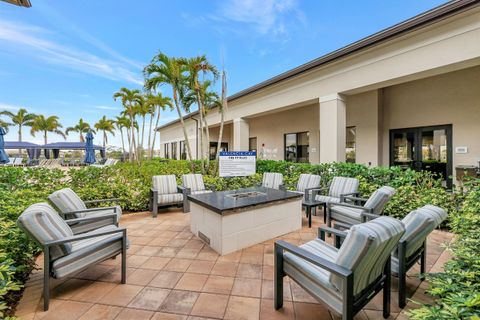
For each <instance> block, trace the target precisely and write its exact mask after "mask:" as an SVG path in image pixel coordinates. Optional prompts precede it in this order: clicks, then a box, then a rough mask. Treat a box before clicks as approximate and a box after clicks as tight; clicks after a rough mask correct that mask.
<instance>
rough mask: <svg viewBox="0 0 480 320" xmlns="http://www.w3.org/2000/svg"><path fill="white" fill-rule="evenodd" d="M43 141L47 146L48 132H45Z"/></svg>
mask: <svg viewBox="0 0 480 320" xmlns="http://www.w3.org/2000/svg"><path fill="white" fill-rule="evenodd" d="M43 141H44V142H45V143H44V144H47V143H48V141H47V130H45V131H44V132H43Z"/></svg>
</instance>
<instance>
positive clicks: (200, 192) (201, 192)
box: [192, 190, 212, 194]
mask: <svg viewBox="0 0 480 320" xmlns="http://www.w3.org/2000/svg"><path fill="white" fill-rule="evenodd" d="M210 192H212V190H198V191H193V192H192V194H203V193H210Z"/></svg>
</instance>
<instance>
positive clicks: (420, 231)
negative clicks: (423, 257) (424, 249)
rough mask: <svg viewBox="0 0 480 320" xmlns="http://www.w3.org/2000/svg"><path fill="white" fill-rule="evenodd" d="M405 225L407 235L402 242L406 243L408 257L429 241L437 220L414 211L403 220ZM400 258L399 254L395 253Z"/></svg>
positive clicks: (419, 211) (421, 212)
mask: <svg viewBox="0 0 480 320" xmlns="http://www.w3.org/2000/svg"><path fill="white" fill-rule="evenodd" d="M402 222H403V224H404V225H405V234H404V235H403V237H402V238H401V239H400V241H405V242H406V252H405V255H406V257H410V256H411V255H412V254H413V253H415V252H416V251H417V250H418V249H420V247H421V246H422V244H423V243H424V242H425V240H426V239H427V237H428V235H429V234H430V232H432V231H433V229H435V220H434V219H433V218H432V217H431V216H430V215H429V214H428V213H425V212H423V211H421V210H418V209H417V210H413V211H412V212H410V213H409V214H407V215H406V216H405V218H403V219H402ZM393 255H394V256H398V252H394V254H393Z"/></svg>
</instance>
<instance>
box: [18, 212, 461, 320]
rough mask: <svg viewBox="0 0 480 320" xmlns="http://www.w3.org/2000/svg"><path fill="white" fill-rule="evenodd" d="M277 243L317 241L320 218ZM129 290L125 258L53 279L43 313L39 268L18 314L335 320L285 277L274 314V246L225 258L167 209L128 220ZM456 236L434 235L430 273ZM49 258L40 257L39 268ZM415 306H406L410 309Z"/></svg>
mask: <svg viewBox="0 0 480 320" xmlns="http://www.w3.org/2000/svg"><path fill="white" fill-rule="evenodd" d="M303 219H304V221H303V228H302V229H301V230H300V231H298V232H293V233H290V234H287V235H284V236H282V237H279V238H277V239H284V240H286V241H289V242H291V243H293V244H296V245H298V244H301V243H305V242H307V241H310V240H311V239H313V238H315V237H316V227H318V226H320V225H321V223H322V220H323V217H322V216H314V217H313V226H312V228H308V227H307V221H306V219H305V218H303ZM121 224H122V225H123V226H124V227H126V228H127V229H128V234H129V238H130V239H131V248H130V249H129V251H128V259H127V263H128V269H127V284H125V285H122V284H120V283H119V282H120V268H119V264H120V260H121V259H119V258H117V259H109V260H106V261H104V262H102V263H99V264H98V265H96V266H94V267H91V268H89V269H87V270H85V271H82V272H80V273H78V274H76V275H75V276H73V277H69V278H67V279H59V280H54V279H52V281H51V286H52V288H53V289H52V300H51V303H50V310H49V311H48V312H43V311H42V296H41V295H42V274H43V271H42V270H41V269H39V270H35V271H34V272H33V273H32V275H31V277H30V280H29V281H28V282H27V284H26V289H25V294H24V296H23V298H22V300H21V301H20V304H19V306H18V308H17V316H20V317H21V318H22V319H24V320H30V319H46V320H47V319H81V320H95V319H117V320H118V319H150V320H185V319H189V320H194V319H207V318H208V319H235V320H239V319H262V320H268V319H302V320H303V319H328V320H330V319H337V318H338V317H336V316H335V315H333V314H332V313H331V312H330V311H329V310H328V309H326V307H324V306H323V305H321V304H319V303H317V302H316V301H315V300H314V299H313V298H312V297H311V296H310V295H309V294H308V293H306V292H305V291H304V290H303V289H302V288H301V287H299V286H298V285H296V284H295V283H294V282H293V281H290V280H289V279H288V278H285V286H284V308H283V309H282V310H279V311H276V310H274V308H273V300H272V299H273V267H272V265H273V243H274V241H275V240H277V239H272V240H269V241H266V242H264V243H261V244H258V245H255V246H252V247H249V248H245V249H243V250H241V251H237V252H234V253H231V254H228V255H225V256H219V255H218V254H217V253H216V252H214V251H213V250H211V249H210V248H209V247H208V246H206V245H204V244H203V242H202V241H200V240H199V239H198V238H196V237H195V236H193V235H192V234H191V233H190V231H189V215H188V214H184V213H182V212H180V211H175V210H168V211H166V212H165V213H160V214H159V216H158V218H156V219H154V218H151V216H150V213H149V212H146V213H135V214H128V215H124V216H123V217H122V223H121ZM452 238H453V235H452V234H450V233H447V232H442V231H438V230H436V231H434V232H433V233H432V234H431V236H430V237H429V239H428V245H429V249H428V256H427V270H430V269H431V270H434V271H440V270H441V269H442V266H443V264H444V263H445V262H446V261H448V259H450V256H449V254H448V252H446V251H445V249H444V247H443V246H442V244H443V243H445V242H450V241H451V240H452ZM42 261H43V258H42V256H39V258H38V261H37V263H38V265H39V266H42V263H43V262H42ZM418 271H419V268H418V267H413V268H412V270H411V271H410V272H409V276H408V278H407V289H408V296H409V297H411V298H412V299H413V300H417V301H431V298H430V297H429V296H428V295H426V294H425V288H426V285H427V284H426V283H425V282H423V283H421V282H420V281H419V280H418V277H417V276H416V274H415V273H417V272H418ZM392 290H393V292H392V304H391V306H392V315H391V317H390V318H391V319H405V316H404V315H402V313H401V312H402V310H400V309H399V308H398V306H397V292H396V290H397V281H396V279H395V278H393V281H392ZM381 298H382V295H381V294H379V295H377V297H376V298H375V299H374V300H373V301H372V302H370V303H369V304H368V305H367V306H366V307H365V308H364V310H362V311H361V312H360V313H359V314H358V315H357V317H356V319H383V318H382V314H381V300H382V299H381ZM414 307H416V305H415V304H413V303H412V302H408V304H407V306H406V308H405V309H410V308H414Z"/></svg>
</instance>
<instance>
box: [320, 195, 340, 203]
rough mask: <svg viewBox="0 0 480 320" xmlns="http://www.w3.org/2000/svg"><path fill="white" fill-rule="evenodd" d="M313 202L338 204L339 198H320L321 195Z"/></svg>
mask: <svg viewBox="0 0 480 320" xmlns="http://www.w3.org/2000/svg"><path fill="white" fill-rule="evenodd" d="M315 200H317V201H321V202H325V203H339V202H340V198H336V197H329V196H322V195H318V196H316V197H315Z"/></svg>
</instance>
